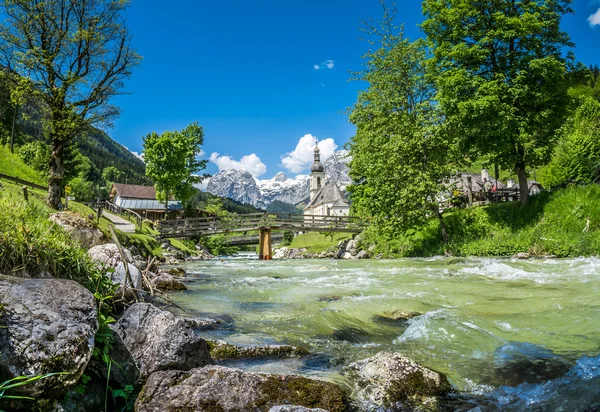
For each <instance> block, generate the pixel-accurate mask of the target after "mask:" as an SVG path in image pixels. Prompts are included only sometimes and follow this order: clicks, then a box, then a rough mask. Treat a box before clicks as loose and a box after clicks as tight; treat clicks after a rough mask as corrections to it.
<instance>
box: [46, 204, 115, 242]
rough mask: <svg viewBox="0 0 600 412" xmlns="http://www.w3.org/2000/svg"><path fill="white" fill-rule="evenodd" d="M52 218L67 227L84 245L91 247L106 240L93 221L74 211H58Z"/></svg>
mask: <svg viewBox="0 0 600 412" xmlns="http://www.w3.org/2000/svg"><path fill="white" fill-rule="evenodd" d="M50 220H51V221H52V222H54V223H56V224H57V225H58V226H60V227H62V228H63V229H65V230H66V231H67V232H68V233H69V234H70V235H71V236H72V237H73V238H74V239H75V240H77V241H78V242H79V243H80V244H81V245H82V246H83V247H86V248H89V247H92V246H96V245H99V244H101V243H103V242H104V234H103V233H102V232H101V231H100V230H98V228H95V227H94V226H93V225H92V222H90V221H89V220H87V219H85V218H84V217H82V216H80V215H79V214H77V213H73V212H57V213H53V214H51V215H50Z"/></svg>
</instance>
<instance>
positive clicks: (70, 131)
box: [0, 0, 140, 208]
mask: <svg viewBox="0 0 600 412" xmlns="http://www.w3.org/2000/svg"><path fill="white" fill-rule="evenodd" d="M128 3H129V2H128V1H127V0H78V1H73V0H45V1H32V0H0V7H1V9H0V10H1V12H2V14H3V15H4V16H5V20H4V24H3V25H2V26H0V65H3V66H5V67H6V68H7V69H8V71H9V72H10V73H11V74H13V75H14V76H12V77H11V78H14V79H16V81H18V84H17V85H16V87H15V88H14V89H13V90H14V91H13V93H14V94H15V96H13V100H17V99H16V98H17V97H18V96H19V95H29V96H32V97H34V98H36V99H39V100H40V101H41V102H42V105H41V107H42V110H43V112H44V113H43V119H44V120H43V127H44V133H45V134H46V136H47V137H48V138H49V140H50V141H51V149H52V150H51V160H50V175H49V179H48V199H47V201H48V204H49V205H51V206H52V207H54V208H57V207H58V205H59V203H60V195H61V185H62V182H63V178H64V176H65V164H64V161H63V157H64V154H65V150H66V147H67V145H68V144H69V142H70V141H71V140H72V139H73V138H74V137H76V136H77V135H78V134H80V133H81V132H82V131H84V130H86V128H88V127H89V126H90V125H93V124H109V123H110V122H111V121H112V120H113V119H114V118H115V117H116V116H118V114H119V109H118V108H117V107H115V106H113V105H110V104H109V100H110V99H111V97H113V96H115V95H117V94H119V90H120V89H121V88H122V87H123V80H124V79H126V78H127V77H129V75H130V73H131V69H132V68H133V67H134V66H136V65H137V64H138V63H139V61H140V57H139V56H138V55H137V54H136V53H135V51H134V50H133V49H132V48H131V46H130V42H131V36H130V35H129V33H128V31H127V28H126V25H125V20H124V17H123V11H124V9H125V8H126V7H127V5H128Z"/></svg>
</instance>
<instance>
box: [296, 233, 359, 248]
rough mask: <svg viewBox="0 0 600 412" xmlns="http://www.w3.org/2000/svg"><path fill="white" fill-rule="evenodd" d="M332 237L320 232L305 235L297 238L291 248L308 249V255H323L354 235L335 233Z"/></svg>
mask: <svg viewBox="0 0 600 412" xmlns="http://www.w3.org/2000/svg"><path fill="white" fill-rule="evenodd" d="M332 235H333V236H331V235H329V234H323V233H318V232H309V233H305V234H302V235H298V236H296V237H295V238H294V240H292V243H291V244H290V246H289V247H291V248H295V249H301V248H306V249H307V250H306V252H307V253H321V252H324V251H326V250H328V249H331V248H335V247H336V246H337V245H338V243H340V241H342V240H346V239H349V238H351V237H352V235H349V234H347V233H333V234H332Z"/></svg>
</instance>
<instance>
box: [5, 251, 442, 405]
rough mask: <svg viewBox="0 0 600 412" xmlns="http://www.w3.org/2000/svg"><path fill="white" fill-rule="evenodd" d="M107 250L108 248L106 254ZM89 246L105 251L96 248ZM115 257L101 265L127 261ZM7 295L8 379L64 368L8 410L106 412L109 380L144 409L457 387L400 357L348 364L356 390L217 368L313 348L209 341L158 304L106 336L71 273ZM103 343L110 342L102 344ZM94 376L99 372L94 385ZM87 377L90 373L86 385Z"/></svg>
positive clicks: (135, 310) (397, 397) (18, 286)
mask: <svg viewBox="0 0 600 412" xmlns="http://www.w3.org/2000/svg"><path fill="white" fill-rule="evenodd" d="M110 249H111V247H110V246H109V245H103V249H102V250H103V251H109V250H110ZM90 253H91V254H94V255H95V256H98V255H99V253H98V249H96V250H90ZM109 259H114V256H113V257H111V258H109ZM109 259H107V260H105V261H104V263H103V264H109V265H114V264H116V265H119V264H121V263H122V262H118V263H117V262H116V260H117V259H114V260H115V261H110V260H109ZM123 267H124V265H123ZM129 269H130V270H131V271H132V272H133V273H135V275H134V276H133V279H134V280H133V282H134V283H135V282H136V281H137V279H138V277H137V273H139V271H137V270H136V268H135V267H134V266H133V265H131V266H130V267H129ZM109 273H110V274H111V275H113V278H112V279H113V280H117V279H120V278H119V277H118V276H120V274H119V275H117V276H114V274H115V273H121V272H116V271H115V272H113V271H107V274H109ZM142 278H143V275H142ZM0 300H1V305H2V306H1V307H2V312H1V322H2V329H0V347H1V348H2V354H1V356H0V370H2V371H3V375H2V379H11V378H14V377H17V376H21V375H43V374H46V373H53V372H61V374H60V375H55V376H52V377H49V378H47V379H43V380H38V381H37V382H35V383H33V384H31V385H26V386H23V387H21V388H17V389H16V390H15V391H14V392H12V394H14V395H21V396H32V397H34V398H35V399H36V401H35V402H34V401H28V400H13V401H11V402H6V401H4V402H3V404H2V405H0V406H1V407H2V408H4V409H9V410H23V411H24V410H60V411H92V410H103V409H104V402H105V399H104V397H103V396H101V394H102V389H103V388H102V386H103V385H104V384H105V383H106V382H108V385H110V386H111V387H129V388H131V393H130V394H129V395H130V396H134V395H135V392H136V391H139V393H137V396H135V409H136V410H138V411H169V410H182V409H185V410H190V411H213V410H222V411H233V410H248V411H268V410H274V411H276V410H280V411H281V410H310V409H308V408H318V410H326V411H331V412H333V411H346V410H351V408H352V407H353V406H352V405H357V404H364V403H365V402H367V403H369V404H374V405H380V406H384V407H394V406H393V405H396V404H398V403H399V402H400V403H403V404H406V403H407V402H409V403H411V402H413V403H414V402H425V401H422V400H421V399H426V402H427V403H431V402H432V401H431V399H432V398H433V399H435V397H436V396H443V395H445V394H447V393H448V392H449V391H450V390H451V388H450V386H449V384H448V383H447V381H446V379H445V377H443V375H440V374H437V373H436V372H433V371H430V370H428V369H426V368H423V367H421V366H419V365H418V364H416V363H414V362H412V361H410V360H408V359H406V358H404V357H403V356H402V355H400V354H380V355H378V356H377V357H375V358H372V359H366V360H364V361H361V362H358V363H356V364H353V365H350V366H349V367H348V369H347V372H346V373H347V374H348V376H349V378H350V381H351V382H353V384H354V387H353V388H346V387H342V386H338V385H336V384H334V383H331V382H324V381H319V380H314V379H308V378H305V377H301V376H292V375H278V374H264V373H249V372H244V371H242V370H238V369H233V368H228V367H225V366H219V365H218V364H216V363H217V362H219V360H224V359H230V358H240V357H265V356H267V357H268V356H277V357H282V356H283V357H288V356H293V357H299V356H300V357H301V356H307V355H308V352H307V351H306V350H304V349H302V348H293V347H289V346H267V347H257V348H248V347H243V348H242V347H236V346H235V345H231V344H227V343H224V342H218V343H215V342H211V343H210V344H209V343H207V341H206V340H205V339H204V338H203V337H202V332H201V330H202V327H204V326H206V324H207V323H210V322H207V320H204V321H203V322H198V320H195V321H194V320H186V319H184V318H180V317H178V316H175V315H174V314H172V313H170V312H168V311H165V310H162V309H160V308H158V307H156V306H155V305H153V304H151V303H141V302H140V303H134V304H132V305H131V306H129V307H128V308H127V309H126V310H125V311H124V312H123V313H122V315H121V316H120V318H119V319H118V321H117V322H116V323H114V324H112V325H110V327H109V328H108V329H107V330H105V331H104V332H103V333H102V335H101V334H100V333H99V323H98V321H97V314H98V312H97V309H98V303H97V302H96V301H95V299H94V296H93V295H92V294H91V293H90V292H89V291H88V290H86V289H85V288H83V287H82V286H80V285H78V284H77V283H75V282H72V281H68V280H61V279H21V278H16V277H9V276H0ZM215 324H217V325H218V324H219V322H215ZM193 326H199V327H193ZM213 326H214V325H213ZM100 327H101V326H100ZM106 342H110V344H109V345H104V346H102V344H103V343H106ZM98 348H102V353H103V355H102V356H101V357H100V359H99V358H98V357H97V356H95V354H96V350H97V349H98ZM107 359H108V362H106V360H107ZM103 360H104V361H103ZM117 364H118V367H116V365H117ZM111 365H112V366H113V367H112V368H111ZM107 366H108V367H107ZM91 376H100V379H95V380H93V382H91V383H90V377H91ZM84 377H87V380H84V381H83V382H84V383H83V384H82V379H84ZM398 388H401V390H399V389H398ZM130 401H133V400H130ZM294 405H295V406H294ZM282 406H285V408H283V409H282ZM292 406H294V408H295V409H294V408H292ZM296 406H301V407H303V408H296ZM273 408H275V409H273ZM286 408H287V409H286ZM290 408H291V409H290Z"/></svg>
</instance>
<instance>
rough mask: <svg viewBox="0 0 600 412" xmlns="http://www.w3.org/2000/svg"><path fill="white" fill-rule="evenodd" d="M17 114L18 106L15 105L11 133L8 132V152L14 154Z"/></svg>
mask: <svg viewBox="0 0 600 412" xmlns="http://www.w3.org/2000/svg"><path fill="white" fill-rule="evenodd" d="M17 113H19V105H18V104H16V105H15V113H14V115H13V121H12V131H11V132H10V152H11V153H14V147H15V124H16V123H17Z"/></svg>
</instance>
